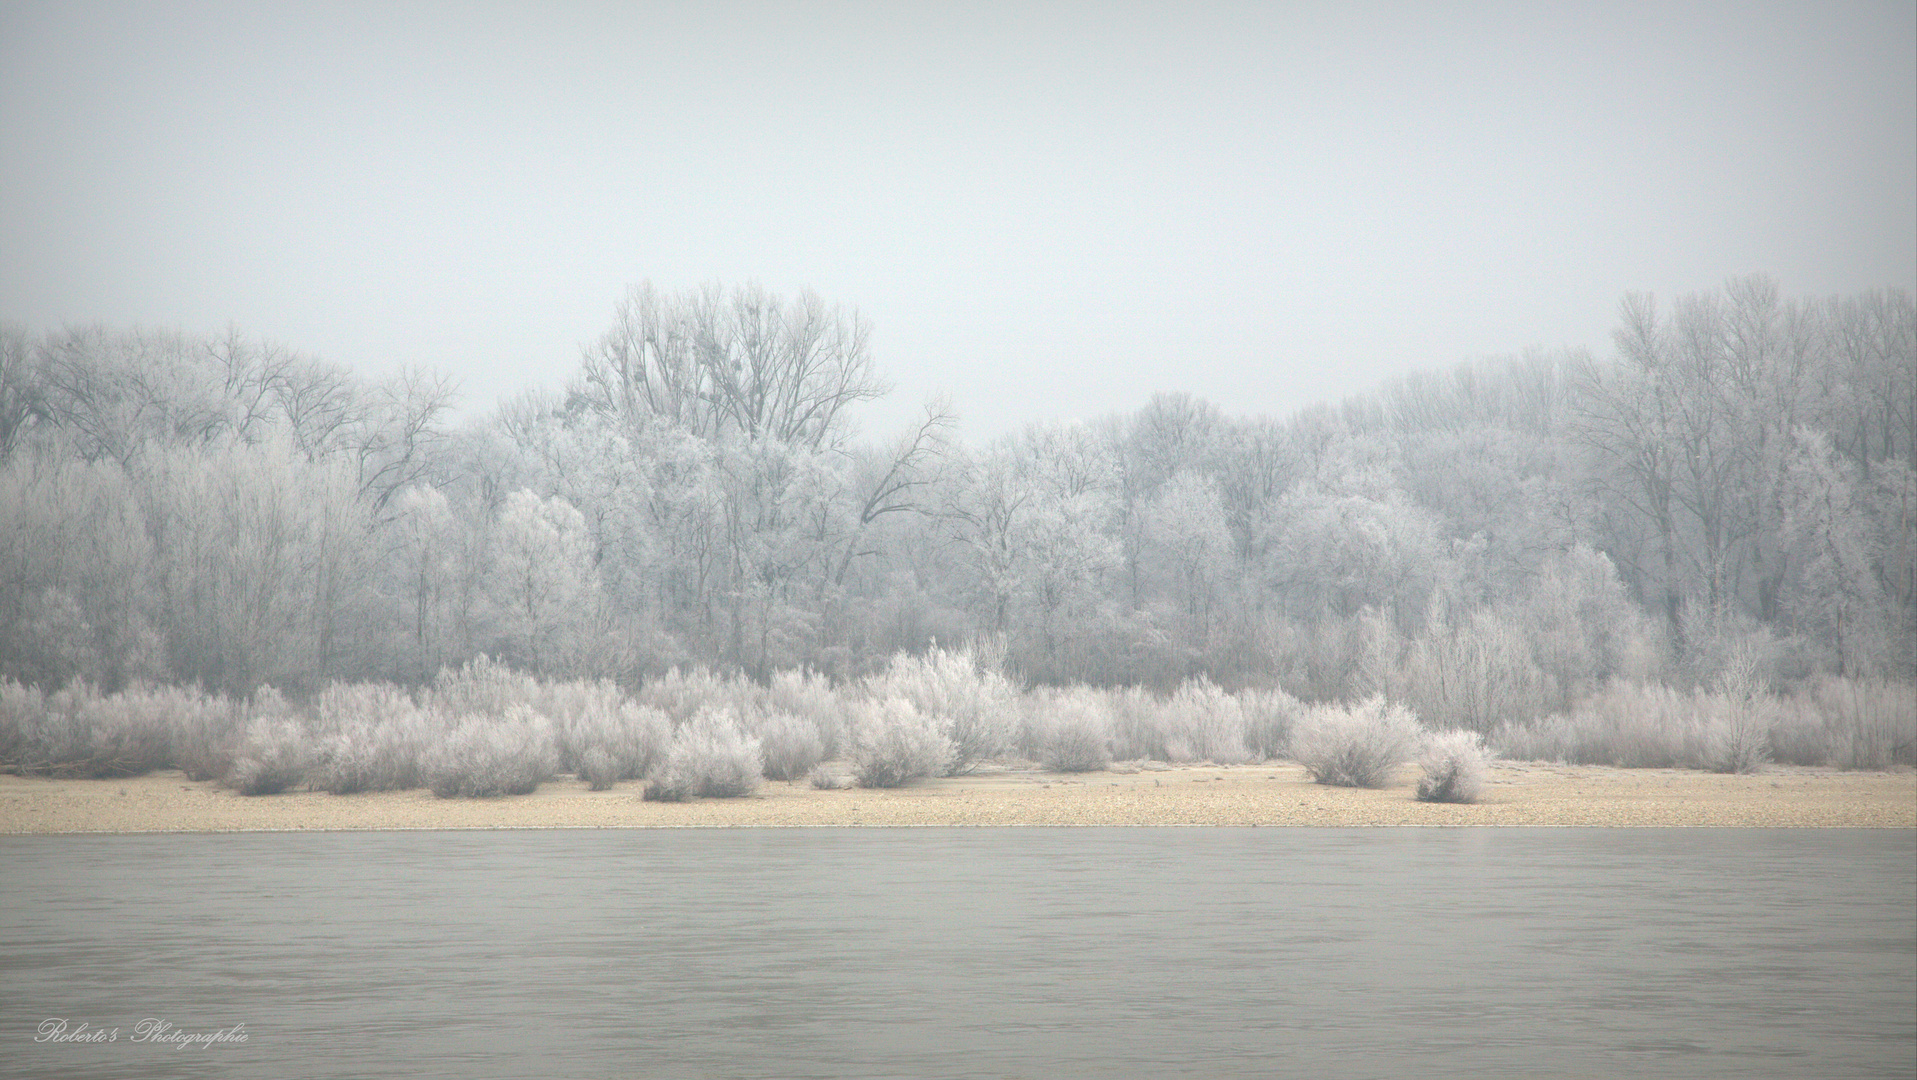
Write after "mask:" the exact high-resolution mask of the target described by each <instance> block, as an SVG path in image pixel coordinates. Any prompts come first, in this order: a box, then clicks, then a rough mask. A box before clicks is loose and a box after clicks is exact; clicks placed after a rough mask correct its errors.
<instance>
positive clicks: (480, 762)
mask: <svg viewBox="0 0 1917 1080" xmlns="http://www.w3.org/2000/svg"><path fill="white" fill-rule="evenodd" d="M422 764H423V766H424V771H425V775H426V782H427V784H428V785H429V786H430V787H431V788H432V789H433V794H434V795H437V796H439V797H440V798H442V799H453V798H468V799H484V798H494V797H497V796H501V795H525V794H528V793H529V792H532V791H534V790H537V789H538V787H539V785H540V784H542V783H544V782H546V781H547V780H550V779H552V775H553V773H554V772H556V771H558V768H559V752H558V750H557V748H556V747H555V745H554V740H553V731H552V723H551V722H550V721H548V720H547V719H546V718H545V717H543V716H540V715H539V714H538V713H535V712H533V711H532V710H531V709H530V708H528V707H526V706H524V705H514V706H511V707H509V708H508V709H507V710H506V713H505V715H504V716H502V717H500V718H499V719H497V720H493V719H489V718H487V717H485V716H481V715H477V714H468V715H466V716H462V717H460V718H459V720H458V721H457V722H456V723H455V725H454V727H453V729H452V730H451V731H448V732H446V733H445V734H444V735H443V736H442V737H441V738H440V739H439V740H438V741H437V742H436V743H434V744H433V745H432V746H431V747H430V748H429V749H428V750H427V752H426V755H425V759H424V761H423V763H422Z"/></svg>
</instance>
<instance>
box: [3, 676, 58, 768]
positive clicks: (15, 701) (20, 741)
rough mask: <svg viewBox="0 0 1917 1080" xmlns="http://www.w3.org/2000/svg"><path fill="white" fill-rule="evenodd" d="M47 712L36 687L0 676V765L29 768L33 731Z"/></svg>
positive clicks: (44, 698) (32, 752) (44, 696)
mask: <svg viewBox="0 0 1917 1080" xmlns="http://www.w3.org/2000/svg"><path fill="white" fill-rule="evenodd" d="M46 714H47V698H46V695H45V694H43V693H41V692H40V688H39V687H37V686H29V685H27V684H25V683H17V682H14V681H13V680H12V679H6V678H0V766H4V767H5V768H6V769H7V770H8V771H14V772H29V771H31V764H32V759H33V758H34V757H35V756H37V755H36V754H35V752H34V749H33V747H34V743H35V733H36V732H37V731H38V729H39V727H40V724H41V721H42V720H43V719H44V718H45V716H46Z"/></svg>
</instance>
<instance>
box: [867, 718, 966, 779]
mask: <svg viewBox="0 0 1917 1080" xmlns="http://www.w3.org/2000/svg"><path fill="white" fill-rule="evenodd" d="M847 735H848V739H849V741H850V743H851V756H852V764H853V767H854V770H855V778H856V779H857V781H858V785H859V786H860V787H868V788H891V787H898V786H900V785H902V784H904V783H905V782H906V781H908V780H916V779H918V778H919V777H924V776H937V775H941V774H943V773H944V772H945V771H946V768H947V765H948V763H949V762H950V761H951V760H952V753H953V750H952V740H951V739H949V738H947V737H946V736H945V733H944V732H942V731H940V730H939V725H938V724H937V723H936V722H935V721H934V720H933V719H932V718H931V717H928V716H925V715H924V714H922V713H920V712H919V711H918V709H917V708H916V707H914V706H913V704H912V703H911V702H910V701H907V700H906V699H904V698H898V697H892V698H885V699H882V700H879V701H872V702H867V703H865V704H863V705H861V706H860V707H858V708H857V709H855V710H854V711H853V714H852V724H851V729H850V731H848V733H847Z"/></svg>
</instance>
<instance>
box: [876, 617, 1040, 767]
mask: <svg viewBox="0 0 1917 1080" xmlns="http://www.w3.org/2000/svg"><path fill="white" fill-rule="evenodd" d="M865 691H866V694H867V695H868V696H870V697H871V698H873V699H874V700H885V699H889V698H900V699H903V700H905V701H908V702H910V703H911V704H912V706H913V708H914V709H916V710H917V711H918V712H919V714H920V715H921V716H924V717H927V718H929V719H930V720H931V722H932V723H933V724H934V725H936V726H937V728H938V731H939V733H940V734H942V735H944V736H945V738H946V739H947V740H948V741H949V742H950V743H951V752H950V754H949V755H948V756H947V757H946V759H945V765H944V767H943V774H944V775H947V776H956V775H958V774H959V773H965V772H970V771H972V770H973V769H975V768H977V767H978V765H979V763H981V762H983V761H985V760H987V759H989V758H994V757H997V756H998V755H1000V754H1003V753H1005V752H1006V751H1007V750H1009V749H1011V747H1012V740H1013V738H1014V737H1015V736H1016V734H1017V731H1018V722H1019V710H1018V688H1017V687H1015V686H1013V685H1012V682H1011V680H1009V679H1007V678H1006V677H1005V676H1003V675H1001V674H999V673H998V672H996V671H982V670H980V669H979V667H978V665H977V663H976V662H975V658H974V656H973V653H972V650H970V649H958V650H950V649H940V648H937V647H934V648H932V649H931V650H929V651H927V652H926V654H925V655H924V656H913V655H911V654H909V653H898V654H897V655H895V656H893V657H892V660H891V662H890V663H889V664H888V665H887V666H886V670H885V671H884V672H883V673H881V674H879V675H875V676H872V677H870V678H868V679H866V680H865ZM888 786H889V785H888Z"/></svg>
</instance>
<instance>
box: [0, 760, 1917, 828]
mask: <svg viewBox="0 0 1917 1080" xmlns="http://www.w3.org/2000/svg"><path fill="white" fill-rule="evenodd" d="M1121 769H1124V770H1125V771H1113V772H1100V773H1086V774H1075V775H1065V774H1058V773H1045V772H1038V771H1018V770H992V771H984V772H981V773H979V774H975V775H972V776H963V777H951V778H947V779H939V780H928V781H921V782H919V783H917V784H914V785H911V786H908V787H905V788H900V789H895V790H867V789H859V788H850V789H845V790H840V791H820V790H816V789H814V788H812V787H811V786H809V785H806V784H796V783H795V784H787V783H779V782H773V781H768V782H767V783H766V784H765V785H764V786H763V787H762V788H760V790H759V793H758V794H757V795H755V796H752V797H750V798H744V799H700V800H695V801H693V802H689V803H655V802H646V801H644V800H643V799H642V798H641V792H642V790H643V785H641V784H639V783H636V782H635V783H629V784H622V785H620V786H618V787H616V788H613V789H612V790H610V791H589V790H587V788H586V785H584V784H583V783H580V782H578V781H575V780H572V779H570V778H562V779H559V780H556V781H553V782H551V783H548V784H545V785H543V786H541V787H540V789H539V790H538V791H536V792H533V793H532V794H530V795H524V796H517V797H511V798H503V799H438V798H434V797H433V795H432V793H431V792H429V791H424V790H416V791H400V792H381V793H373V794H360V795H330V794H327V793H325V792H293V793H288V794H282V795H271V796H260V797H251V798H249V797H246V796H242V795H239V794H237V793H235V792H233V791H231V790H229V789H226V788H222V787H220V786H219V785H217V784H214V783H195V782H192V781H189V780H187V779H186V778H185V777H184V776H183V775H182V774H180V773H178V772H160V773H153V774H150V775H147V776H138V777H131V778H128V779H124V780H49V779H42V778H37V777H21V776H0V834H48V833H142V832H251V831H277V830H292V831H304V830H353V829H484V828H662V827H663V828H673V827H795V826H832V827H871V826H909V825H987V826H1007V825H1240V826H1242V825H1269V826H1296V825H1315V826H1353V825H1498V826H1513V825H1528V826H1595V827H1659V826H1717V827H1723V826H1732V827H1751V828H1827V827H1863V828H1903V829H1908V828H1917V773H1913V772H1911V771H1909V770H1903V771H1899V772H1891V773H1878V772H1840V771H1837V770H1833V769H1820V768H1797V767H1788V766H1772V767H1770V768H1767V769H1765V770H1764V771H1762V772H1759V773H1756V774H1751V775H1742V776H1738V775H1719V774H1715V773H1701V772H1690V771H1685V770H1675V769H1616V768H1608V767H1602V766H1583V765H1554V764H1547V763H1540V762H1499V763H1497V764H1496V765H1494V766H1493V768H1492V771H1491V782H1490V784H1489V785H1488V787H1487V789H1486V793H1485V797H1484V799H1483V801H1481V802H1479V803H1476V804H1474V805H1470V806H1452V805H1443V804H1432V803H1421V802H1418V801H1417V800H1416V799H1414V798H1413V797H1412V784H1413V783H1414V781H1415V779H1416V770H1415V769H1413V768H1410V767H1406V768H1405V769H1403V770H1402V771H1401V772H1400V773H1399V775H1398V777H1397V781H1396V782H1395V783H1394V784H1393V785H1392V786H1390V787H1387V788H1383V789H1380V790H1363V789H1356V788H1336V787H1325V786H1322V785H1319V784H1314V783H1311V782H1310V780H1309V778H1307V777H1306V775H1305V771H1304V769H1303V768H1302V767H1301V766H1298V765H1295V764H1291V763H1288V762H1272V763H1267V764H1264V765H1243V766H1233V767H1219V766H1200V765H1192V766H1172V767H1164V766H1159V767H1155V768H1146V769H1140V770H1138V771H1129V767H1121Z"/></svg>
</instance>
